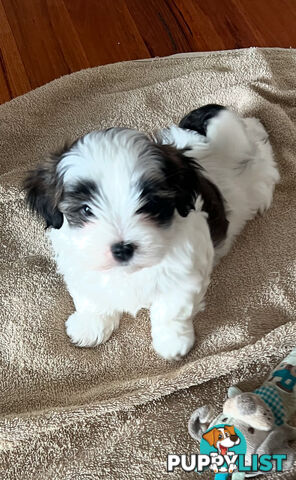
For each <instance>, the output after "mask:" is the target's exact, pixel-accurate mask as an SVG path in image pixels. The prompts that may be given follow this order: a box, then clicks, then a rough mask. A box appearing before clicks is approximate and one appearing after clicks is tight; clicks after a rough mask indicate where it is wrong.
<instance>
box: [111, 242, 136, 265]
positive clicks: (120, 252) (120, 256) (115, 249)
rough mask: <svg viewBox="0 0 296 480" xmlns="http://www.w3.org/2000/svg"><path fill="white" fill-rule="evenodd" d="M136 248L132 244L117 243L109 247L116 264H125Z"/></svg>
mask: <svg viewBox="0 0 296 480" xmlns="http://www.w3.org/2000/svg"><path fill="white" fill-rule="evenodd" d="M135 249H136V246H135V245H134V244H133V243H124V242H118V243H114V244H113V245H111V252H112V255H113V257H114V258H115V260H117V261H118V262H127V261H128V260H130V259H131V258H132V256H133V254H134V251H135Z"/></svg>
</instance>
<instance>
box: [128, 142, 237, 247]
mask: <svg viewBox="0 0 296 480" xmlns="http://www.w3.org/2000/svg"><path fill="white" fill-rule="evenodd" d="M156 148H157V152H158V154H157V157H156V158H157V160H158V161H159V162H160V170H161V173H162V175H160V176H159V178H154V179H153V180H147V179H145V178H144V179H143V180H142V184H141V185H140V188H141V190H142V193H141V198H142V200H143V205H142V207H140V208H139V210H138V211H137V213H144V214H146V215H147V216H149V217H150V218H151V219H152V220H154V221H155V222H157V223H158V224H159V225H162V226H168V225H169V224H170V223H171V221H172V218H173V215H174V213H175V211H177V212H178V213H179V215H181V216H182V217H186V216H187V215H188V214H189V212H190V211H191V210H194V209H195V202H196V199H197V197H198V195H201V197H202V199H203V210H204V211H206V212H207V213H208V224H209V229H210V233H211V237H212V240H213V243H214V245H217V244H218V243H219V242H220V241H221V240H223V239H224V238H225V236H226V232H227V228H228V221H227V219H226V214H225V208H224V201H223V198H222V195H221V193H220V191H219V189H218V188H217V187H216V186H215V185H214V184H213V183H212V182H210V181H209V180H208V179H207V178H206V177H205V176H204V174H203V169H202V167H201V166H200V165H199V164H198V163H197V162H196V161H195V160H194V159H192V158H190V157H187V156H185V155H184V150H177V149H176V148H174V147H172V146H170V145H156ZM154 158H155V155H154Z"/></svg>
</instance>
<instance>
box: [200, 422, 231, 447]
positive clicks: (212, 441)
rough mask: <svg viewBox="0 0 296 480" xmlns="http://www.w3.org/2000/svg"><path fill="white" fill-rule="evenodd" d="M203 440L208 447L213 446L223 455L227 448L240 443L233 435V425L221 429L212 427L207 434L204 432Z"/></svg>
mask: <svg viewBox="0 0 296 480" xmlns="http://www.w3.org/2000/svg"><path fill="white" fill-rule="evenodd" d="M203 438H204V439H205V440H206V441H207V442H208V443H209V445H211V446H214V447H215V448H217V449H218V450H219V451H221V452H222V453H223V454H224V453H226V452H227V449H228V448H229V447H233V446H234V445H238V444H239V443H240V439H239V437H238V435H237V434H236V433H235V430H234V426H233V425H225V426H224V427H221V428H216V427H214V428H212V429H211V430H210V431H209V432H206V433H205V434H204V435H203Z"/></svg>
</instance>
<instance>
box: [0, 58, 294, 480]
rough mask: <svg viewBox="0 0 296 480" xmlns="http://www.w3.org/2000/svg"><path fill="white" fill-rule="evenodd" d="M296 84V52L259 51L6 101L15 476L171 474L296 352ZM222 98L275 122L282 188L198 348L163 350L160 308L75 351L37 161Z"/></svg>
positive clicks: (220, 286) (8, 434)
mask: <svg viewBox="0 0 296 480" xmlns="http://www.w3.org/2000/svg"><path fill="white" fill-rule="evenodd" d="M295 88H296V51H295V50H283V49H274V50H273V49H248V50H241V51H229V52H220V53H206V54H196V55H189V56H185V57H175V58H172V57H171V58H164V59H154V60H153V61H141V62H127V63H120V64H115V65H108V66H104V67H98V68H93V69H88V70H83V71H81V72H78V73H75V74H72V75H69V76H65V77H63V78H60V79H59V80H56V81H54V82H52V83H50V84H48V85H45V86H44V87H41V88H38V89H37V90H35V91H33V92H31V93H28V94H26V95H24V96H23V97H20V98H17V99H16V100H13V101H11V102H9V103H7V104H5V105H3V106H1V107H0V152H1V157H0V174H1V181H0V189H1V190H0V202H1V212H0V227H1V263H0V269H1V270H0V271H1V283H0V290H1V293H0V298H1V310H0V319H1V334H0V355H1V357H0V358H1V378H0V405H1V418H0V444H1V448H2V450H1V451H0V478H1V479H5V480H9V479H21V480H27V479H30V480H43V479H57V480H64V479H65V480H66V479H67V480H70V479H71V480H73V479H75V480H76V479H79V480H80V479H83V480H84V479H85V480H86V479H89V480H93V479H102V480H105V479H106V480H107V479H120V480H121V479H123V480H124V479H128V480H133V479H143V480H150V479H162V478H164V477H165V476H166V469H165V466H166V456H167V454H168V453H197V445H196V444H195V443H194V441H193V440H191V438H190V437H189V435H188V433H187V421H188V418H189V416H190V413H191V412H192V410H193V409H194V408H196V407H197V406H199V405H202V404H204V403H207V402H212V403H213V404H214V405H215V406H216V407H218V406H219V405H221V403H222V401H223V399H224V398H225V393H226V389H227V387H228V386H229V385H231V384H233V383H235V382H239V381H241V382H245V384H246V385H247V386H249V387H251V388H254V387H255V386H257V385H258V384H260V382H261V381H262V380H263V379H264V378H265V377H266V375H267V374H268V372H269V370H270V369H271V368H272V367H273V366H275V364H276V363H277V362H279V361H280V360H281V359H282V358H283V357H284V356H285V355H286V354H287V353H288V352H289V350H290V349H291V348H292V347H293V346H295V343H296V325H295V321H294V320H295V314H296V311H295V310H296V308H295V290H296V282H295V277H296V253H295V247H296V237H295V235H296V223H295V211H296V196H295V172H296V160H295V156H296V130H295V122H296V90H295ZM208 102H215V103H222V104H225V105H229V106H231V107H233V108H235V109H236V110H238V111H239V112H240V113H241V114H243V115H246V116H247V115H253V116H257V117H259V118H260V119H261V121H262V122H263V123H264V125H265V127H266V128H267V130H268V132H269V134H270V138H271V142H272V145H273V147H274V152H275V155H276V159H277V161H278V164H279V168H280V172H281V177H282V181H281V183H280V184H279V185H278V187H277V189H276V193H275V196H274V202H273V205H272V208H271V209H270V210H269V211H268V213H266V214H265V215H264V216H263V217H259V216H258V217H257V218H256V219H255V220H254V221H252V222H250V223H249V224H248V225H247V227H246V228H245V230H244V232H243V233H242V235H241V236H240V237H239V238H238V240H237V242H236V244H235V246H234V248H233V249H232V251H231V253H230V254H229V255H228V256H227V257H226V258H225V259H223V261H222V262H221V263H220V265H219V266H218V267H217V268H216V270H215V272H214V274H213V277H212V282H211V285H210V288H209V291H208V294H207V308H206V310H205V312H204V313H202V314H200V315H198V317H197V318H196V321H195V328H196V334H197V341H196V344H195V347H194V349H193V350H192V351H191V352H190V354H189V355H188V356H187V357H186V358H185V359H184V360H182V361H180V362H166V361H164V360H162V359H161V358H159V357H158V356H157V355H156V354H155V353H154V351H153V349H152V346H151V338H150V325H149V316H148V313H147V312H146V311H141V312H139V314H138V316H137V318H136V319H134V318H131V317H129V316H126V317H125V318H124V319H123V321H122V323H121V326H120V328H119V330H118V331H117V332H116V333H115V334H113V336H112V338H111V339H110V340H109V341H108V342H107V343H106V344H105V345H102V346H99V347H97V348H92V349H80V348H77V347H75V346H73V345H71V343H70V342H69V340H68V338H67V336H66V334H65V329H64V322H65V320H66V318H67V316H68V315H69V314H70V313H71V312H72V311H73V305H72V301H71V299H70V297H69V295H68V293H67V291H66V289H65V287H64V284H63V281H62V278H60V277H59V276H58V275H57V274H56V273H55V265H54V262H53V261H52V260H51V258H50V251H49V247H48V245H47V243H46V239H45V235H44V229H43V226H42V224H41V222H40V223H39V222H37V220H36V219H32V218H31V216H30V215H29V214H28V212H27V210H26V208H25V206H24V202H23V195H22V194H21V193H20V190H19V185H20V182H21V180H22V177H23V175H24V172H25V170H26V169H27V168H28V167H31V166H32V165H35V164H36V163H37V162H38V161H39V160H41V159H42V157H43V156H44V155H45V154H46V153H47V152H50V151H52V150H55V149H56V148H57V147H59V146H60V145H61V144H62V143H64V141H65V139H69V140H74V139H75V138H77V137H78V136H80V135H82V134H83V133H85V132H87V131H89V130H91V129H94V128H103V127H107V126H112V125H125V126H129V127H136V128H139V129H143V130H146V131H151V130H153V129H156V128H158V127H163V126H165V125H169V124H171V123H172V122H178V120H179V119H180V118H181V117H182V115H184V114H185V113H186V112H188V111H189V110H190V109H192V108H196V107H198V106H200V105H202V104H205V103H208ZM114 295H116V292H115V293H114ZM189 387H190V388H189ZM295 476H296V473H295V471H294V472H291V473H289V474H285V475H282V476H281V478H287V479H288V478H291V479H292V478H295ZM170 478H172V479H177V478H180V479H181V478H184V479H185V478H197V477H196V474H195V473H192V474H186V473H184V472H182V471H180V470H178V471H177V470H176V472H175V473H174V474H171V475H170ZM204 478H210V474H209V473H206V474H205V475H204Z"/></svg>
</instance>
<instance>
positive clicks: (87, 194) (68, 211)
mask: <svg viewBox="0 0 296 480" xmlns="http://www.w3.org/2000/svg"><path fill="white" fill-rule="evenodd" d="M98 194H99V190H98V187H97V185H96V184H95V182H92V181H91V180H84V181H79V182H77V183H76V184H75V185H73V186H71V188H68V189H66V190H65V191H64V193H63V197H62V201H61V204H60V208H61V211H62V212H63V214H64V215H65V216H66V217H67V220H68V222H69V224H70V225H72V226H76V227H81V226H83V225H84V224H85V223H86V222H87V221H89V220H90V219H91V217H93V216H94V215H93V213H92V211H91V203H92V202H93V201H94V198H95V196H97V195H98ZM86 206H87V207H88V208H89V210H88V211H87V209H86V208H85V207H86Z"/></svg>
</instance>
